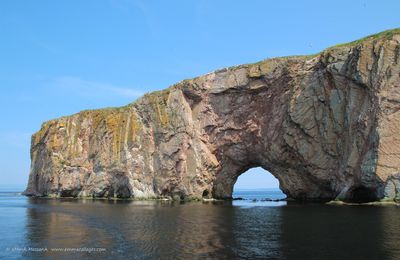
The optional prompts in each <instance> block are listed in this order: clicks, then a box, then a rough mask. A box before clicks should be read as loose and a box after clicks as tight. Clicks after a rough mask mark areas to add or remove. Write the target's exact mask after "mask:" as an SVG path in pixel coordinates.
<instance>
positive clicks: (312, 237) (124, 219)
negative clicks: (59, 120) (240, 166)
mask: <svg viewBox="0 0 400 260" xmlns="http://www.w3.org/2000/svg"><path fill="white" fill-rule="evenodd" d="M262 192H263V194H260V193H259V192H254V191H244V192H238V193H236V196H241V197H246V196H247V198H255V197H254V196H258V197H257V198H258V199H259V198H274V199H276V198H281V197H282V194H279V192H278V193H277V192H276V191H262ZM252 196H253V197H252ZM0 232H1V240H0V259H77V258H81V259H121V258H125V259H236V258H245V259H246V258H253V259H254V258H256V259H257V258H259V259H400V207H398V206H328V205H323V204H291V203H288V204H287V203H286V202H253V201H251V200H249V201H247V200H245V201H233V202H224V203H212V202H208V203H202V202H198V203H177V202H175V203H171V202H162V201H108V200H73V199H62V200H60V199H32V198H26V197H23V196H21V195H18V194H16V193H12V192H11V193H10V192H7V193H5V192H3V193H0ZM41 250H45V251H41ZM68 250H69V252H66V251H68ZM71 250H75V251H71ZM79 250H80V251H79ZM93 250H98V251H93ZM89 251H91V252H89Z"/></svg>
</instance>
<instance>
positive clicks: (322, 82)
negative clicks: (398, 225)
mask: <svg viewBox="0 0 400 260" xmlns="http://www.w3.org/2000/svg"><path fill="white" fill-rule="evenodd" d="M399 77H400V30H399V29H396V30H391V31H386V32H383V33H381V34H378V35H373V36H370V37H367V38H364V39H362V40H359V41H356V42H352V43H349V44H345V45H339V46H336V47H332V48H329V49H327V50H325V51H323V52H321V53H319V54H317V55H313V56H297V57H284V58H274V59H268V60H264V61H261V62H258V63H255V64H247V65H240V66H236V67H231V68H226V69H222V70H218V71H215V72H212V73H209V74H207V75H204V76H201V77H197V78H194V79H190V80H184V81H182V82H180V83H178V84H176V85H174V86H172V87H170V88H168V89H165V90H163V91H157V92H153V93H150V94H146V95H144V96H143V97H141V98H139V99H138V100H136V101H135V102H133V103H131V104H129V105H127V106H125V107H120V108H107V109H100V110H88V111H82V112H80V113H78V114H75V115H72V116H68V117H62V118H59V119H55V120H51V121H48V122H46V123H44V124H43V125H42V128H41V130H40V131H39V132H37V133H36V134H34V135H33V136H32V146H31V160H32V165H31V172H30V177H29V183H28V187H27V189H26V191H25V194H26V195H34V196H50V195H52V196H61V197H88V196H90V197H118V198H129V197H135V198H154V197H170V198H173V199H185V198H202V197H205V198H231V197H232V190H233V185H234V183H235V182H236V180H237V177H238V176H239V175H240V174H242V173H243V172H245V171H246V170H248V169H249V168H252V167H257V166H260V167H263V168H264V169H266V170H268V171H269V172H271V173H272V174H273V175H274V176H275V177H276V178H277V179H278V180H279V183H280V188H281V189H282V191H283V192H284V193H285V194H286V195H287V196H288V197H289V198H295V199H301V200H331V199H343V200H349V201H352V200H354V201H363V200H367V201H371V200H378V199H382V198H389V199H399V198H400V195H399V194H400V181H399V180H400V177H399V176H400V134H399V130H400V78H399Z"/></svg>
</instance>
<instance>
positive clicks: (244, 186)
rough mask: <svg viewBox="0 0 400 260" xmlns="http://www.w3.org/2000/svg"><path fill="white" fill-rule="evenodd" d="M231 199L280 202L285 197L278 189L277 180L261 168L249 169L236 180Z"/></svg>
mask: <svg viewBox="0 0 400 260" xmlns="http://www.w3.org/2000/svg"><path fill="white" fill-rule="evenodd" d="M232 197H233V199H238V198H242V199H255V200H280V199H284V198H286V195H285V194H284V193H283V192H282V191H281V190H280V188H279V180H278V179H277V178H276V177H275V176H273V175H272V174H271V173H270V172H268V171H266V170H265V169H263V168H262V167H255V168H250V169H248V170H247V171H245V172H243V173H242V174H240V175H239V176H238V178H237V179H236V182H235V184H234V185H233V193H232Z"/></svg>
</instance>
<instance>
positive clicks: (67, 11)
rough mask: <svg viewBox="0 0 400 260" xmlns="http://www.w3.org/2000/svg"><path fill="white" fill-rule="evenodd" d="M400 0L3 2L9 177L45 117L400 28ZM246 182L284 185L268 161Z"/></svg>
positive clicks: (0, 26) (1, 76)
mask: <svg viewBox="0 0 400 260" xmlns="http://www.w3.org/2000/svg"><path fill="white" fill-rule="evenodd" d="M399 10H400V1H357V0H355V1H256V0H252V1H244V0H243V1H231V0H230V1H228V0H218V1H215V0H209V1H201V0H199V1H194V0H188V1H183V0H182V1H151V0H149V1H133V0H131V1H130V0H110V1H107V0H103V1H97V0H96V1H95V0H92V1H89V0H86V1H78V0H69V1H66V0H64V1H44V0H41V1H21V0H13V1H0V35H1V36H0V37H1V41H0V60H1V62H0V80H1V81H0V87H1V95H0V106H1V107H0V111H1V112H0V113H1V118H2V119H1V124H0V174H1V183H0V185H3V186H4V185H25V184H26V182H27V178H28V173H29V165H30V160H29V146H30V136H31V134H32V133H34V132H35V131H37V130H38V129H39V127H40V125H41V123H42V122H43V121H45V120H49V119H52V118H55V117H59V116H62V115H68V114H72V113H75V112H78V111H80V110H83V109H87V108H100V107H106V106H120V105H125V104H127V103H129V102H132V101H133V100H134V99H135V98H137V97H138V96H140V95H142V94H143V93H145V92H149V91H153V90H157V89H162V88H165V87H168V86H169V85H171V84H173V83H175V82H177V81H180V80H183V79H185V78H191V77H194V76H198V75H201V74H204V73H207V72H210V71H212V70H215V69H218V68H222V67H226V66H231V65H235V64H241V63H249V62H255V61H258V60H262V59H265V58H268V57H275V56H285V55H294V54H310V53H316V52H319V51H321V50H323V49H324V48H326V47H329V46H330V45H334V44H337V43H343V42H347V41H351V40H354V39H357V38H360V37H363V36H366V35H369V34H372V33H376V32H379V31H382V30H385V29H390V28H395V27H400V15H399ZM240 183H243V184H238V185H239V186H240V187H245V188H249V187H255V188H256V187H260V186H261V187H274V186H275V187H276V185H277V184H276V180H274V179H272V178H271V176H270V175H268V174H265V173H263V172H262V171H261V170H254V171H253V173H252V174H249V175H248V176H247V175H242V176H241V177H240Z"/></svg>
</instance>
